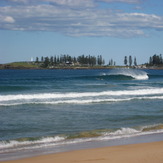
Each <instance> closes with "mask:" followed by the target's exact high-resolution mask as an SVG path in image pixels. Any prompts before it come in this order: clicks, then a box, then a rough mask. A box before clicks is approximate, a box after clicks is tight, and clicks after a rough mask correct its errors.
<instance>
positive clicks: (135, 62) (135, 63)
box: [134, 57, 137, 66]
mask: <svg viewBox="0 0 163 163" xmlns="http://www.w3.org/2000/svg"><path fill="white" fill-rule="evenodd" d="M134 65H135V66H137V61H136V57H135V58H134Z"/></svg>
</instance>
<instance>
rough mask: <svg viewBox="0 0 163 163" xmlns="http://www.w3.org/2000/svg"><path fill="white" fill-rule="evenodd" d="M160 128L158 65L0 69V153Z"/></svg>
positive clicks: (162, 94) (161, 76) (162, 101)
mask: <svg viewBox="0 0 163 163" xmlns="http://www.w3.org/2000/svg"><path fill="white" fill-rule="evenodd" d="M155 133H163V70H147V69H146V70H138V69H85V70H82V69H81V70H71V69H65V70H64V69H62V70H0V155H1V156H3V155H4V154H5V155H7V154H8V153H12V152H15V153H16V152H18V151H22V150H24V151H26V150H30V151H31V150H32V151H35V150H38V149H45V150H46V149H47V148H49V147H53V149H54V148H55V147H57V148H58V147H59V146H62V148H63V146H64V145H67V144H78V143H82V142H90V141H91V142H92V141H96V142H97V141H103V140H105V141H106V140H116V139H120V138H124V137H134V136H138V135H149V134H155Z"/></svg>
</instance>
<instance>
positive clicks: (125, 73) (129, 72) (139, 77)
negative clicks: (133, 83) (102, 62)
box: [104, 69, 149, 80]
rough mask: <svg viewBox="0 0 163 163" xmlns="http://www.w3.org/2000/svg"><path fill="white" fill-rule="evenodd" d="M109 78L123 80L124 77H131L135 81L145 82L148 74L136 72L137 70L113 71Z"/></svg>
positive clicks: (140, 71)
mask: <svg viewBox="0 0 163 163" xmlns="http://www.w3.org/2000/svg"><path fill="white" fill-rule="evenodd" d="M104 75H109V76H111V77H115V76H116V77H118V78H121V79H122V78H124V77H131V78H133V79H136V80H147V79H148V78H149V77H148V74H147V73H146V72H145V71H142V70H137V69H113V70H111V71H110V72H109V73H108V74H104Z"/></svg>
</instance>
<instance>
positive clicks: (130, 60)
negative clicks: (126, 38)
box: [129, 55, 132, 66]
mask: <svg viewBox="0 0 163 163" xmlns="http://www.w3.org/2000/svg"><path fill="white" fill-rule="evenodd" d="M131 65H132V56H131V55H130V56H129V66H131Z"/></svg>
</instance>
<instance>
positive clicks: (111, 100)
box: [0, 96, 163, 106]
mask: <svg viewBox="0 0 163 163" xmlns="http://www.w3.org/2000/svg"><path fill="white" fill-rule="evenodd" d="M162 99H163V96H151V97H145V96H144V97H132V98H115V99H114V98H108V99H91V100H80V99H79V100H58V101H44V102H43V101H42V102H41V101H40V102H35V101H33V102H25V101H24V102H15V103H13V102H12V103H1V104H0V106H16V105H27V104H35V105H40V104H44V105H59V104H93V103H107V102H125V101H131V100H162Z"/></svg>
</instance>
